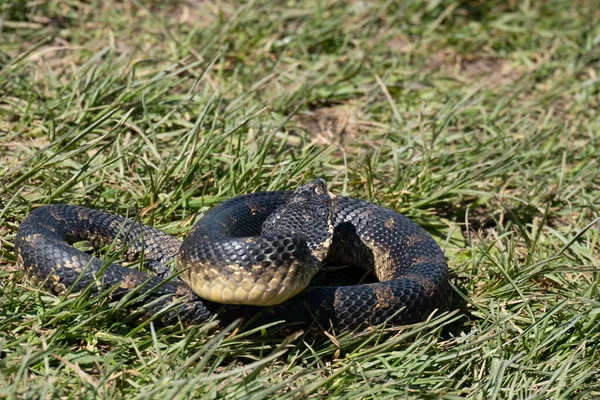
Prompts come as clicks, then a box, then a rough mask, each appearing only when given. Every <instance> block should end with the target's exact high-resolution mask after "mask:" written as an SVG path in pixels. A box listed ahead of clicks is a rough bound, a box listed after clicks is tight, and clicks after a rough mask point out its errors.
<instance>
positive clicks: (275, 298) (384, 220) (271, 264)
mask: <svg viewBox="0 0 600 400" xmlns="http://www.w3.org/2000/svg"><path fill="white" fill-rule="evenodd" d="M81 240H87V241H89V242H91V243H92V244H93V246H94V247H95V248H98V247H102V246H106V245H109V244H111V243H113V244H114V243H117V244H120V245H121V246H122V248H123V253H122V257H123V258H124V259H125V260H127V261H133V260H136V259H139V258H140V257H143V262H144V264H145V265H146V267H147V268H148V269H149V270H150V273H147V272H144V271H142V270H138V269H134V268H129V267H127V266H124V265H121V264H116V263H105V262H103V261H102V260H100V259H99V258H97V257H95V256H93V255H90V254H88V253H85V252H83V251H80V250H78V249H76V248H75V247H73V246H72V244H73V243H74V242H77V241H81ZM16 255H17V262H18V264H19V265H20V266H21V267H22V268H23V269H24V271H25V273H26V274H27V275H28V276H30V277H31V278H32V279H33V281H34V282H40V283H42V284H43V285H44V286H45V287H46V288H47V289H49V290H50V291H52V292H54V293H56V294H63V293H65V292H79V291H82V290H84V289H86V288H87V289H88V290H90V291H91V292H92V293H99V292H102V291H107V290H108V291H110V296H111V298H113V299H121V298H123V296H126V295H127V294H130V293H131V292H132V291H135V294H136V295H138V294H139V296H137V297H135V298H136V300H135V301H134V303H133V304H132V305H131V306H132V307H135V308H136V309H139V308H141V309H142V310H143V313H144V315H143V317H152V316H154V317H156V318H157V319H158V320H159V321H161V322H164V323H166V324H170V323H174V322H176V321H183V322H184V323H186V324H195V323H202V322H205V321H207V320H209V319H211V318H213V317H214V316H215V315H217V313H218V315H219V317H218V318H219V319H220V320H227V318H232V317H234V316H235V317H239V316H242V317H248V318H250V317H252V316H253V315H254V314H256V313H258V312H260V314H261V315H262V317H261V318H264V319H263V320H286V321H288V322H304V323H306V322H308V321H315V320H316V321H317V322H319V323H321V324H324V325H326V327H333V328H335V329H337V330H348V329H359V328H361V329H363V328H365V327H367V326H373V325H378V324H381V323H383V322H386V321H388V322H389V323H392V324H408V323H414V322H418V321H421V320H423V319H425V318H427V317H428V316H429V315H430V314H431V313H432V312H433V311H434V310H445V309H447V308H448V306H449V303H450V286H449V283H448V267H447V263H446V259H445V257H444V254H443V252H442V251H441V249H440V247H439V246H438V245H437V243H436V242H435V241H434V240H433V238H432V237H431V236H430V235H429V234H428V233H427V232H426V231H425V230H424V229H423V228H421V227H420V226H418V225H417V224H415V223H414V222H412V221H410V220H409V219H408V218H406V217H404V216H402V215H401V214H399V213H397V212H395V211H392V210H390V209H387V208H384V207H382V206H379V205H376V204H373V203H370V202H366V201H363V200H358V199H354V198H350V197H343V196H335V195H333V194H332V193H331V192H330V191H329V190H328V189H327V186H326V184H325V182H324V181H323V180H322V179H317V180H315V181H312V182H309V183H307V184H305V185H303V186H301V187H300V188H298V189H297V190H296V191H293V192H291V191H274V192H257V193H252V194H246V195H241V196H237V197H234V198H231V199H228V200H225V201H223V202H222V203H221V204H219V205H217V206H216V207H213V208H212V209H210V210H209V211H208V212H207V213H206V214H205V215H204V216H202V217H201V218H200V219H199V220H198V222H197V223H196V224H195V225H194V227H193V228H192V230H191V231H190V233H189V234H188V235H187V237H186V238H185V240H184V241H183V243H182V242H180V241H179V240H178V239H177V238H174V237H172V236H170V235H168V234H166V233H164V232H162V231H160V230H158V229H155V228H153V227H150V226H147V225H144V224H142V223H140V222H136V221H134V220H131V219H126V218H124V217H121V216H117V215H113V214H109V213H106V212H103V211H98V210H92V209H88V208H83V207H79V206H74V205H64V204H57V205H47V206H42V207H39V208H37V209H34V210H33V211H32V212H31V213H30V214H29V215H28V216H27V217H26V218H25V219H24V220H23V222H22V224H21V226H20V228H19V232H18V234H17V238H16ZM175 261H176V265H177V270H178V272H179V273H178V274H177V275H176V276H170V275H171V272H170V271H171V270H170V267H169V265H170V264H171V263H172V262H175ZM324 264H330V265H350V266H358V267H362V268H366V269H367V270H370V271H372V272H373V273H374V274H375V275H376V277H377V279H378V281H379V282H375V283H368V284H356V285H349V286H308V288H306V286H307V285H309V283H310V281H311V279H312V277H313V276H314V275H315V273H316V272H317V271H318V270H319V268H320V267H321V265H324ZM223 303H230V304H246V305H230V306H224V305H223ZM261 306H262V307H261ZM264 306H269V307H264Z"/></svg>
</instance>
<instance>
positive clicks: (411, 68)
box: [0, 0, 600, 399]
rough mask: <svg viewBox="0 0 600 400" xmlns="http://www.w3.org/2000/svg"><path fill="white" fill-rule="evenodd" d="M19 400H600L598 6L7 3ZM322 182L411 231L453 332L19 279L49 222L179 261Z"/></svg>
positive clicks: (8, 155) (4, 326) (8, 158)
mask: <svg viewBox="0 0 600 400" xmlns="http://www.w3.org/2000/svg"><path fill="white" fill-rule="evenodd" d="M0 18H1V20H0V182H1V187H0V246H1V247H0V267H1V268H0V397H2V398H32V399H33V398H40V397H41V398H121V397H127V398H153V399H154V398H173V399H179V398H188V397H196V398H221V397H228V398H264V397H267V396H269V395H270V396H275V397H277V398H294V399H296V398H304V397H309V398H344V399H348V398H349V399H358V398H371V399H380V398H445V399H457V398H475V399H495V398H498V399H521V398H523V399H525V398H528V399H563V398H567V399H569V398H580V399H593V398H600V372H599V371H600V295H599V288H598V285H599V283H600V274H599V271H600V269H599V267H600V224H599V223H598V218H599V217H600V209H599V208H600V163H598V157H599V155H600V150H599V149H600V133H599V132H600V111H599V109H600V78H599V76H600V5H598V3H597V2H595V1H586V0H578V1H569V0H549V1H535V0H532V1H524V2H519V1H508V0H507V1H500V0H495V1H479V0H472V1H458V0H435V1H418V0H414V1H406V2H404V1H402V2H393V1H387V2H384V1H381V2H376V1H371V2H369V1H356V2H351V1H313V0H309V1H305V2H301V1H297V2H294V1H288V2H271V1H265V2H261V1H251V2H232V1H228V0H225V1H218V2H200V1H192V0H190V2H189V3H186V2H179V3H177V4H174V5H167V2H160V1H148V2H142V1H133V2H131V1H111V0H106V1H94V0H91V1H88V2H80V1H78V0H72V1H58V0H49V1H31V2H21V1H10V0H8V1H5V2H3V3H0ZM317 176H322V177H324V178H325V179H326V180H327V181H328V182H329V185H330V188H331V189H332V190H333V191H334V192H336V193H338V194H345V195H351V196H354V197H359V198H363V199H366V200H371V201H374V202H377V203H380V204H383V205H385V206H388V207H390V208H393V209H395V210H398V211H400V212H402V213H404V214H406V215H407V216H409V217H411V218H412V219H414V220H415V221H417V222H418V223H420V224H421V225H423V226H424V227H426V228H427V229H428V230H429V231H430V232H431V233H432V235H434V237H435V238H436V239H437V240H438V242H439V243H440V245H441V246H442V248H443V249H444V250H445V252H446V254H447V257H448V260H449V265H450V268H451V270H452V273H453V275H454V278H453V285H454V288H455V294H454V297H455V298H456V299H458V300H459V301H457V302H456V303H457V304H456V306H455V308H454V309H453V311H452V312H450V313H448V314H444V315H440V316H437V317H435V318H433V319H432V320H430V321H428V322H425V323H422V324H418V325H416V326H409V327H395V328H394V327H388V328H385V329H376V330H374V331H371V332H364V333H362V334H355V335H347V334H343V335H339V333H338V335H337V336H332V337H331V338H328V337H326V336H323V337H311V336H305V335H300V334H296V335H292V336H290V337H287V338H282V337H281V336H278V335H275V333H276V331H277V326H274V327H265V328H264V329H260V330H257V331H255V332H253V331H247V330H234V329H233V328H232V327H230V328H229V329H225V330H221V331H215V329H214V327H213V326H212V325H210V324H206V325H203V326H197V327H193V328H192V329H186V328H184V327H182V326H170V327H162V328H160V327H154V325H152V324H149V323H143V324H136V323H134V322H131V321H123V319H121V318H118V316H119V315H121V314H120V308H121V305H120V304H112V303H110V302H108V301H107V299H106V298H91V299H90V298H86V297H85V296H79V297H78V296H74V295H72V296H68V297H57V296H53V295H50V294H48V293H45V292H44V291H42V290H40V289H39V288H36V287H35V286H33V285H32V284H30V283H28V282H27V281H26V280H25V279H24V278H23V276H22V274H21V272H20V271H18V270H17V269H16V265H15V258H14V238H15V234H16V231H17V229H18V226H19V223H20V222H21V221H22V219H23V218H24V217H25V215H26V214H27V213H28V212H29V211H30V210H31V209H32V208H33V207H34V206H37V205H40V204H47V203H58V202H66V203H72V204H81V205H88V206H91V207H94V208H99V209H105V210H109V211H111V212H115V213H120V214H128V215H137V214H139V215H141V218H142V219H143V221H144V222H146V223H148V224H151V225H154V226H157V227H159V228H162V229H164V230H166V231H168V232H170V233H172V234H174V235H177V236H180V237H184V236H185V234H186V232H187V230H188V229H189V228H190V227H191V226H192V224H193V222H194V220H195V219H196V218H198V217H199V216H200V215H201V214H202V213H203V212H204V211H206V210H207V209H209V208H210V207H211V206H213V205H214V204H217V203H219V202H220V201H222V200H224V199H227V198H229V197H231V196H235V195H239V194H242V193H247V192H251V191H255V190H272V189H289V188H294V187H296V186H298V185H299V184H301V183H302V182H306V181H307V180H309V179H311V178H314V177H317Z"/></svg>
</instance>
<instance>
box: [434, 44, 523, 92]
mask: <svg viewBox="0 0 600 400" xmlns="http://www.w3.org/2000/svg"><path fill="white" fill-rule="evenodd" d="M427 69H428V70H429V71H432V72H434V71H441V72H443V73H446V74H448V75H450V76H453V77H454V78H456V79H458V80H460V81H473V80H477V81H479V83H480V84H482V85H484V86H498V85H507V84H510V83H511V82H513V81H515V80H517V79H518V78H519V77H520V76H521V71H520V70H519V69H518V68H515V67H513V66H512V65H511V64H510V63H509V62H508V61H507V60H505V59H502V58H500V57H494V56H488V55H469V56H464V55H460V54H456V53H455V52H453V51H452V50H444V51H440V52H438V53H436V54H434V55H433V56H431V57H430V58H429V61H428V63H427Z"/></svg>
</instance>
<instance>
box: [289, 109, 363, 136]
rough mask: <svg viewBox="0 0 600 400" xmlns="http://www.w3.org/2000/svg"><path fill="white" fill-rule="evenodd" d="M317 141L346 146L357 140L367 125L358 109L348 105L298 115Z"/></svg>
mask: <svg viewBox="0 0 600 400" xmlns="http://www.w3.org/2000/svg"><path fill="white" fill-rule="evenodd" d="M296 121H297V122H299V123H300V125H301V126H302V127H303V128H305V129H306V130H307V131H308V132H309V133H310V137H311V139H312V140H313V141H314V142H315V143H320V144H325V145H336V146H345V145H347V144H349V143H351V142H354V141H356V140H357V138H358V137H359V136H360V134H361V133H362V132H364V131H366V129H367V127H366V126H365V125H363V124H362V123H361V121H360V120H359V119H358V118H357V111H356V110H355V109H353V108H352V107H350V106H348V105H341V106H330V107H323V108H317V109H315V110H312V111H310V112H307V113H303V114H299V115H297V116H296Z"/></svg>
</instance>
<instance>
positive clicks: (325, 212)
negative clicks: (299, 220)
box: [317, 208, 329, 218]
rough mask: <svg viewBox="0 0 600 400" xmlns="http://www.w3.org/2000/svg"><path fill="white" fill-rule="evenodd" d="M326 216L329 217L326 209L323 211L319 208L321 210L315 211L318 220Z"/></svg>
mask: <svg viewBox="0 0 600 400" xmlns="http://www.w3.org/2000/svg"><path fill="white" fill-rule="evenodd" d="M327 215H329V211H327V210H326V209H324V208H321V209H319V210H318V211H317V216H318V217H319V218H325V217H327Z"/></svg>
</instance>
